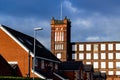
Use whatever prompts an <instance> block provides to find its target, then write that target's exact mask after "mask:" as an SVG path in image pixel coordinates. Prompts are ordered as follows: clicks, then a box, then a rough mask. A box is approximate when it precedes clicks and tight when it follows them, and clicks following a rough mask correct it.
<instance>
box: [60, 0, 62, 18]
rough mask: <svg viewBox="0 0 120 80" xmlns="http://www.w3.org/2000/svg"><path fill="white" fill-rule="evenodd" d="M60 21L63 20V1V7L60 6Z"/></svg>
mask: <svg viewBox="0 0 120 80" xmlns="http://www.w3.org/2000/svg"><path fill="white" fill-rule="evenodd" d="M60 19H61V20H62V0H61V6H60Z"/></svg>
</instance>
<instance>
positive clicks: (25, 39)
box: [1, 25, 60, 62]
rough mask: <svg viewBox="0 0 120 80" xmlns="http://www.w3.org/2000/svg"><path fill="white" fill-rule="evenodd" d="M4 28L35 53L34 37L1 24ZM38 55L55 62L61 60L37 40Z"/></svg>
mask: <svg viewBox="0 0 120 80" xmlns="http://www.w3.org/2000/svg"><path fill="white" fill-rule="evenodd" d="M1 27H2V28H4V29H5V30H6V31H7V32H8V33H10V34H11V35H12V37H14V38H15V39H17V40H18V41H19V42H20V43H21V44H22V45H23V46H24V47H26V48H27V49H28V50H29V51H30V52H32V55H33V48H34V38H33V37H31V36H29V35H26V34H24V33H21V32H19V31H16V30H14V29H11V28H9V27H7V26H4V25H1ZM35 47H36V56H37V57H38V58H42V59H46V60H51V61H55V62H60V60H59V59H58V58H56V57H55V56H54V55H53V54H52V53H51V52H50V51H49V50H48V49H46V48H45V47H44V46H43V45H42V44H41V43H40V42H39V41H38V40H36V46H35Z"/></svg>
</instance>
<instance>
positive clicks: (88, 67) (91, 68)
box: [84, 65, 94, 72]
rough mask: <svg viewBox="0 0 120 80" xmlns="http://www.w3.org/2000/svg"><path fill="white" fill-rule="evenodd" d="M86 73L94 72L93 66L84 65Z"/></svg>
mask: <svg viewBox="0 0 120 80" xmlns="http://www.w3.org/2000/svg"><path fill="white" fill-rule="evenodd" d="M84 71H85V72H93V71H94V70H93V65H84Z"/></svg>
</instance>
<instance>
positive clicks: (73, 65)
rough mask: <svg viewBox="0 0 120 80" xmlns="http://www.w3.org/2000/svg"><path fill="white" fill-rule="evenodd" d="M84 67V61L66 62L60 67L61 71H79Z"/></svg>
mask: <svg viewBox="0 0 120 80" xmlns="http://www.w3.org/2000/svg"><path fill="white" fill-rule="evenodd" d="M82 66H83V63H82V61H65V62H61V63H60V64H59V65H58V69H59V70H79V69H80V67H82Z"/></svg>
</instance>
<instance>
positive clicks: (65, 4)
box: [63, 0, 83, 13]
mask: <svg viewBox="0 0 120 80" xmlns="http://www.w3.org/2000/svg"><path fill="white" fill-rule="evenodd" d="M63 7H65V8H66V9H67V10H68V11H69V12H71V13H80V12H83V10H79V9H78V8H77V7H75V6H73V5H72V3H71V2H70V1H69V0H64V2H63Z"/></svg>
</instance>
